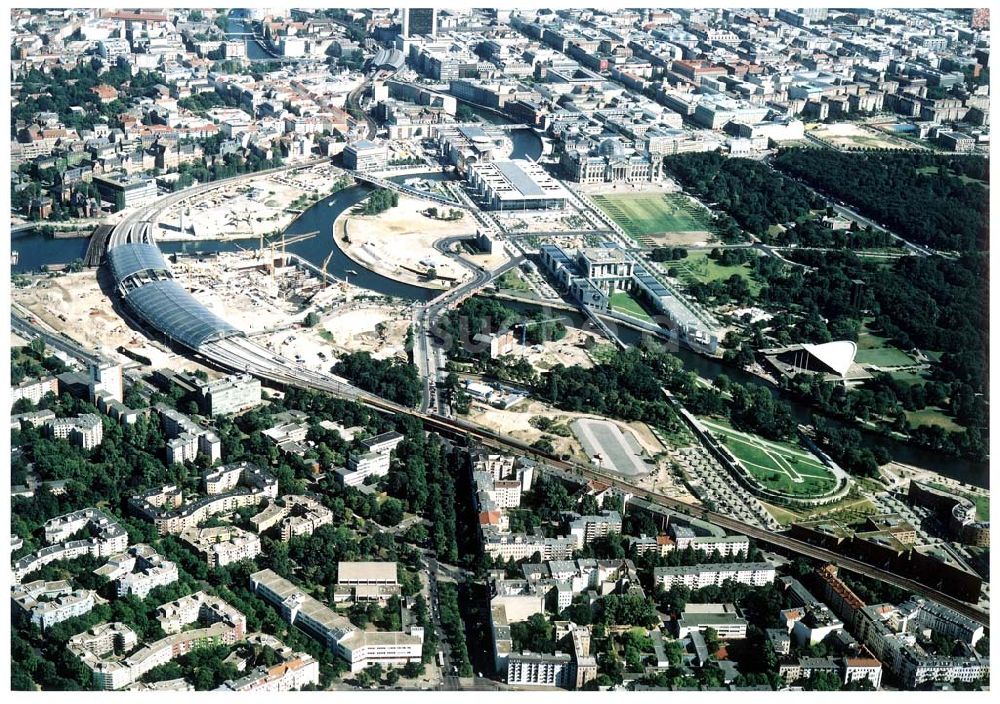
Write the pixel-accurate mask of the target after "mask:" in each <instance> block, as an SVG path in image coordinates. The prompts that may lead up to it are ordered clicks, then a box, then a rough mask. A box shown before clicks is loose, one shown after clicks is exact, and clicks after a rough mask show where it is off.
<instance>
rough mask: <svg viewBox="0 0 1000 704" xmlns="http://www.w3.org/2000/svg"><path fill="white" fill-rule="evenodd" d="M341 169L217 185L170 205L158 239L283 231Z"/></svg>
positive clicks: (327, 189) (240, 236)
mask: <svg viewBox="0 0 1000 704" xmlns="http://www.w3.org/2000/svg"><path fill="white" fill-rule="evenodd" d="M340 175H341V174H340V171H339V170H338V169H335V168H334V167H333V166H332V165H330V164H322V165H319V166H315V167H313V168H311V169H303V170H301V171H296V172H294V173H282V174H271V175H269V176H261V177H259V178H254V179H251V180H249V181H244V182H242V183H238V184H233V185H231V186H226V187H223V188H218V189H214V190H212V191H210V192H208V193H206V194H205V195H202V196H196V197H193V198H190V199H187V200H185V201H183V202H182V203H181V204H179V205H176V206H173V207H171V208H168V209H167V210H166V211H164V213H163V215H162V217H161V218H160V229H159V232H158V233H157V236H156V238H157V240H159V241H163V242H169V241H178V240H180V241H190V240H200V239H212V240H227V239H249V238H259V237H262V236H268V235H271V234H276V233H279V232H282V231H284V230H285V228H287V227H288V226H289V225H290V224H291V223H292V222H293V221H294V220H295V218H296V217H298V215H299V214H301V213H302V211H303V210H305V209H306V208H308V207H309V206H310V205H312V204H313V203H314V202H316V201H318V200H320V199H321V198H322V197H324V196H326V195H328V194H329V193H330V190H331V185H332V184H334V183H336V182H337V181H339V178H340Z"/></svg>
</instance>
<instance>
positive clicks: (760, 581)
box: [653, 562, 775, 589]
mask: <svg viewBox="0 0 1000 704" xmlns="http://www.w3.org/2000/svg"><path fill="white" fill-rule="evenodd" d="M774 576H775V571H774V566H773V565H770V564H769V563H767V562H732V563H722V564H699V565H681V566H677V567H655V568H654V569H653V578H654V579H655V580H656V582H658V583H659V584H662V585H663V588H664V589H670V588H671V587H672V586H674V585H675V584H679V585H683V586H685V587H688V588H689V589H701V588H702V587H708V586H716V587H718V586H721V585H722V583H723V582H725V581H726V580H727V579H732V580H733V581H736V582H739V583H740V584H749V585H751V586H755V587H763V586H765V585H767V584H770V583H771V582H773V581H774Z"/></svg>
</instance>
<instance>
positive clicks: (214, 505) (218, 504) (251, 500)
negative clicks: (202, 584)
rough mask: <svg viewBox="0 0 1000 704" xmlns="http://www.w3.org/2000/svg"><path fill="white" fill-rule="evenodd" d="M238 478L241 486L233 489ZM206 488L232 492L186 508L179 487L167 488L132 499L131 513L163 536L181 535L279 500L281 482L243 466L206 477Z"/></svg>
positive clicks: (209, 496) (263, 470)
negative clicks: (231, 513) (216, 518)
mask: <svg viewBox="0 0 1000 704" xmlns="http://www.w3.org/2000/svg"><path fill="white" fill-rule="evenodd" d="M233 477H235V478H236V480H237V482H238V484H237V485H236V486H235V487H233V486H232V485H231V481H232V478H233ZM205 481H206V486H208V484H209V483H211V484H212V486H213V491H215V492H219V490H220V489H222V488H224V487H228V488H229V490H227V491H224V492H220V493H213V492H206V493H207V494H208V495H207V496H205V497H203V498H201V499H198V500H197V501H195V502H193V503H190V504H187V505H185V504H184V497H183V493H182V492H181V490H180V489H178V488H177V487H176V486H172V485H165V486H162V487H159V488H157V489H153V490H151V491H148V492H146V493H145V494H141V495H139V496H133V497H132V498H130V499H129V508H130V509H131V511H132V512H133V513H135V514H137V515H139V516H142V517H143V518H145V519H146V520H149V521H152V522H153V523H154V524H155V525H156V528H157V530H158V531H159V533H160V535H167V534H170V533H180V532H182V531H183V530H184V529H185V528H191V527H193V526H197V525H198V524H199V523H201V522H202V521H204V520H205V519H207V518H208V517H209V516H213V515H215V514H218V513H223V512H226V511H235V510H237V509H240V508H244V507H246V506H256V505H257V504H259V503H260V502H261V501H262V500H264V499H268V498H270V499H275V498H277V496H278V480H277V479H275V477H274V476H273V475H272V474H271V473H270V472H268V471H267V470H265V469H262V468H260V467H257V466H256V465H253V464H250V463H249V462H240V463H237V464H235V465H226V466H224V467H220V468H218V470H214V471H210V472H208V473H206V474H205Z"/></svg>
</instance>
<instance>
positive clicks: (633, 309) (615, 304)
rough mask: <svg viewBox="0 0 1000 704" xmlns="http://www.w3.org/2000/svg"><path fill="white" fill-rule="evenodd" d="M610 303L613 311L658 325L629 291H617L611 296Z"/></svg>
mask: <svg viewBox="0 0 1000 704" xmlns="http://www.w3.org/2000/svg"><path fill="white" fill-rule="evenodd" d="M608 302H609V303H610V304H611V309H612V310H614V311H617V312H619V313H624V314H626V315H631V316H632V317H633V318H638V319H639V320H642V321H645V322H647V323H653V324H654V325H655V324H656V321H655V320H653V319H652V318H651V317H650V315H649V313H647V312H646V310H645V309H644V308H643V307H642V304H641V303H639V301H637V300H636V299H635V297H634V296H632V294H630V293H628V292H627V291H615V292H614V293H613V294H611V298H610V300H609V301H608Z"/></svg>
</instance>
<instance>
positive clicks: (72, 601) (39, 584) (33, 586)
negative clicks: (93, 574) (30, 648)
mask: <svg viewBox="0 0 1000 704" xmlns="http://www.w3.org/2000/svg"><path fill="white" fill-rule="evenodd" d="M10 600H11V605H12V607H14V614H15V616H19V617H20V618H21V619H23V620H25V621H30V622H31V623H33V624H35V625H36V626H38V627H39V628H41V629H42V630H45V629H46V628H49V627H50V626H54V625H55V624H57V623H61V622H62V621H65V620H67V619H71V618H74V617H76V616H83V615H84V614H85V613H87V612H89V611H90V610H91V609H93V608H94V606H95V604H97V603H98V601H101V602H103V600H101V599H100V597H98V596H97V593H96V592H93V591H91V590H89V589H73V587H72V586H71V585H70V583H69V581H68V580H60V581H57V582H46V581H44V580H37V581H35V582H28V583H27V584H23V585H20V586H17V587H15V588H14V589H13V590H12V591H11V595H10Z"/></svg>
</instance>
